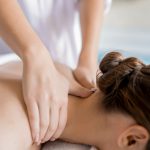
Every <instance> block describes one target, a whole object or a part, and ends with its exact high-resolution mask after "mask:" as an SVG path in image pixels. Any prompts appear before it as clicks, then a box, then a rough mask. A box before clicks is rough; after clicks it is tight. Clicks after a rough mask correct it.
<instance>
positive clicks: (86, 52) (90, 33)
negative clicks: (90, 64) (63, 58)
mask: <svg viewBox="0 0 150 150" xmlns="http://www.w3.org/2000/svg"><path fill="white" fill-rule="evenodd" d="M103 6H104V4H103V0H80V22H81V31H82V51H81V55H80V62H81V63H82V60H85V57H86V58H88V59H96V57H97V53H98V46H99V37H100V31H101V26H102V23H103ZM91 61H94V60H91Z"/></svg>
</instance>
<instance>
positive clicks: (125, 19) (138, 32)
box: [100, 0, 150, 57]
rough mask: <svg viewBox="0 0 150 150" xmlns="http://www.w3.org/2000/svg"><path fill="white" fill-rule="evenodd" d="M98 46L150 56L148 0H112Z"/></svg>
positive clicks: (149, 12) (149, 10)
mask: <svg viewBox="0 0 150 150" xmlns="http://www.w3.org/2000/svg"><path fill="white" fill-rule="evenodd" d="M100 47H101V49H105V48H107V49H109V48H110V49H112V50H113V49H121V50H125V51H129V52H130V53H133V54H137V53H138V54H139V55H146V56H149V57H150V0H113V3H112V8H111V10H110V13H109V14H108V15H107V16H106V18H105V21H104V25H103V30H102V35H101V42H100Z"/></svg>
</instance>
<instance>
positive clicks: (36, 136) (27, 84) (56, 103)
mask: <svg viewBox="0 0 150 150" xmlns="http://www.w3.org/2000/svg"><path fill="white" fill-rule="evenodd" d="M38 53H39V54H38ZM38 53H37V55H36V56H35V55H33V56H32V57H31V56H30V57H26V58H25V59H24V60H23V94H24V100H25V104H26V106H27V111H28V117H29V123H30V127H31V133H32V138H33V142H35V143H37V144H40V143H41V142H45V141H47V140H49V139H51V138H54V137H53V135H54V134H55V136H56V137H55V138H58V137H59V136H60V134H61V133H62V131H63V129H64V127H65V125H66V121H67V105H68V90H69V83H68V81H67V80H66V78H65V77H64V76H62V75H61V74H60V73H58V72H57V70H56V69H55V67H54V65H53V63H52V62H51V59H50V55H49V53H48V52H46V51H43V52H38ZM51 140H53V139H51Z"/></svg>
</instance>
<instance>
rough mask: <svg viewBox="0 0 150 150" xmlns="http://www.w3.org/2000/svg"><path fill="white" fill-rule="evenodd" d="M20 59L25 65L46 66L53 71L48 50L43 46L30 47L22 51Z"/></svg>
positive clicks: (53, 67)
mask: <svg viewBox="0 0 150 150" xmlns="http://www.w3.org/2000/svg"><path fill="white" fill-rule="evenodd" d="M21 59H22V61H23V64H25V65H32V66H34V65H39V66H42V65H46V64H48V65H49V67H51V69H54V70H55V66H54V63H53V61H52V58H51V56H50V53H49V52H48V50H47V49H46V48H45V47H43V46H31V47H29V48H28V49H26V50H24V52H23V53H22V56H21Z"/></svg>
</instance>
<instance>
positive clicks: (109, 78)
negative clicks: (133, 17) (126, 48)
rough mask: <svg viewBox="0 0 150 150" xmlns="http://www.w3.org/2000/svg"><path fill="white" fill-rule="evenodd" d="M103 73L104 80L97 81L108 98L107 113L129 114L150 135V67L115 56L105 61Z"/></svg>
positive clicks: (102, 63)
mask: <svg viewBox="0 0 150 150" xmlns="http://www.w3.org/2000/svg"><path fill="white" fill-rule="evenodd" d="M99 69H100V70H101V72H102V76H99V77H98V78H97V85H98V87H99V88H100V90H101V91H102V92H103V93H104V94H105V97H104V100H103V106H104V108H105V109H106V111H109V112H111V111H119V112H123V113H126V114H129V115H130V116H132V117H133V118H134V119H135V121H136V122H137V123H138V124H139V125H142V126H143V127H145V128H146V129H147V131H148V132H149V134H150V65H145V64H144V63H143V62H141V61H140V60H139V59H137V58H135V57H130V58H124V57H123V56H122V55H121V54H120V53H119V52H111V53H108V54H107V55H106V56H105V57H104V58H103V60H102V61H101V63H100V66H99ZM146 150H150V141H149V142H148V144H147V148H146Z"/></svg>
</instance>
